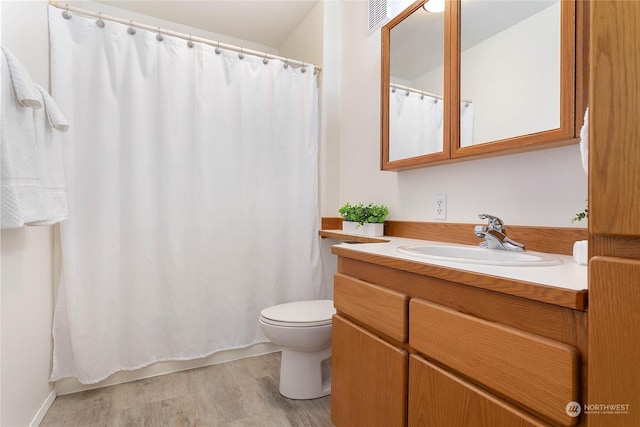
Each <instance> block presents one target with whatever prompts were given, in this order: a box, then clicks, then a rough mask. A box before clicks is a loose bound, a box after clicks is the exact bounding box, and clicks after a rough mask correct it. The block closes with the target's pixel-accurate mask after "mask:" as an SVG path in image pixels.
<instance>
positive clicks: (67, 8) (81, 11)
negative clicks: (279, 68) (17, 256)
mask: <svg viewBox="0 0 640 427" xmlns="http://www.w3.org/2000/svg"><path fill="white" fill-rule="evenodd" d="M49 4H50V5H51V6H53V7H56V8H58V9H61V10H62V13H63V14H64V13H67V15H63V16H64V17H65V18H67V16H69V18H67V19H70V17H71V14H70V13H69V12H74V13H77V14H79V15H85V16H90V17H93V18H98V20H100V19H104V20H107V21H113V22H117V23H120V24H124V25H128V26H129V27H136V28H141V29H143V30H148V31H153V32H155V33H158V34H166V35H168V36H172V37H178V38H181V39H184V40H188V41H189V42H198V43H203V44H207V45H210V46H215V47H216V48H220V49H225V50H230V51H232V52H238V53H240V54H246V55H253V56H258V57H260V58H265V59H275V60H279V61H282V62H284V63H285V64H288V65H294V66H300V67H313V69H314V74H316V73H319V72H320V71H322V67H320V66H318V65H316V64H309V63H306V62H303V61H298V60H296V59H290V58H286V57H284V56H279V55H272V54H270V53H266V52H260V51H257V50H252V49H246V48H244V47H242V46H235V45H231V44H227V43H222V42H219V41H214V40H208V39H204V38H201V37H196V36H193V35H191V34H186V33H179V32H177V31H171V30H165V29H163V28H160V27H154V26H152V25H147V24H142V23H140V22H136V21H132V20H129V19H122V18H118V17H115V16H109V15H104V14H103V13H101V12H93V11H91V10H87V9H81V8H78V7H73V6H69V5H68V4H65V5H64V6H61V5H60V3H58V2H57V1H55V0H50V1H49ZM103 25H104V24H103ZM190 47H191V46H190Z"/></svg>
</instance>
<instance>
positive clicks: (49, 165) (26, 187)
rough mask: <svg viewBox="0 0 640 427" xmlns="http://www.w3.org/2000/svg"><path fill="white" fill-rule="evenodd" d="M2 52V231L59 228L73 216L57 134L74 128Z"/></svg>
mask: <svg viewBox="0 0 640 427" xmlns="http://www.w3.org/2000/svg"><path fill="white" fill-rule="evenodd" d="M1 51H2V55H0V56H2V68H1V69H0V80H2V95H1V96H2V99H1V100H0V102H1V103H2V113H1V122H0V124H1V126H0V128H1V131H0V162H1V164H0V190H1V192H0V193H1V197H0V212H1V217H2V221H1V226H2V228H18V227H22V226H23V225H47V224H54V223H56V222H59V221H62V220H64V219H66V218H67V215H68V213H67V197H66V192H65V182H64V173H63V165H62V146H61V142H60V135H59V134H58V132H57V130H60V131H66V130H67V129H68V127H69V125H68V123H67V121H66V119H65V118H64V116H63V115H62V113H61V112H60V110H59V109H58V106H57V105H56V103H55V101H54V100H53V98H51V96H50V95H49V94H48V93H47V92H46V91H45V90H44V89H43V88H41V87H40V86H37V85H35V84H34V83H33V82H32V81H31V78H30V77H29V75H28V74H27V72H26V70H25V69H24V67H23V66H22V65H21V64H20V62H19V61H18V60H17V59H16V58H15V56H13V55H12V54H11V52H9V51H8V50H7V49H6V48H4V47H2V48H1ZM42 106H44V107H45V108H41V107H42Z"/></svg>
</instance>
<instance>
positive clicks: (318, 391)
mask: <svg viewBox="0 0 640 427" xmlns="http://www.w3.org/2000/svg"><path fill="white" fill-rule="evenodd" d="M335 312H336V310H335V308H333V301H331V300H313V301H299V302H291V303H287V304H280V305H274V306H273V307H269V308H265V309H264V310H262V312H260V326H261V327H262V331H263V332H264V334H265V335H266V336H267V338H269V340H270V341H271V342H272V343H274V344H276V345H279V346H280V347H282V359H281V361H280V394H282V395H283V396H284V397H288V398H290V399H315V398H317V397H322V396H326V395H328V394H330V393H331V377H330V374H329V370H328V369H325V372H324V375H323V366H325V367H328V366H329V361H330V359H331V317H332V316H333V315H334V314H335ZM324 362H326V363H324Z"/></svg>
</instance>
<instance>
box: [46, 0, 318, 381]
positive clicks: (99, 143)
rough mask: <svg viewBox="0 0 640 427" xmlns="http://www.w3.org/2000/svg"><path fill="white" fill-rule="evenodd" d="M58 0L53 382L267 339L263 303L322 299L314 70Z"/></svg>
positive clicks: (54, 15) (54, 30)
mask: <svg viewBox="0 0 640 427" xmlns="http://www.w3.org/2000/svg"><path fill="white" fill-rule="evenodd" d="M60 12H61V10H60V9H56V8H53V7H50V9H49V28H50V29H49V31H50V38H51V80H52V83H51V84H52V90H53V92H54V94H55V96H56V100H57V101H59V102H58V103H59V105H60V107H61V109H62V110H63V111H64V114H65V116H67V118H68V119H69V122H70V123H71V124H72V126H71V130H70V132H69V133H68V134H66V135H65V139H64V140H63V146H64V162H65V175H66V176H67V194H68V197H69V220H68V221H65V222H64V223H62V224H61V227H60V231H61V244H62V253H63V271H64V273H63V278H62V280H61V282H60V285H59V288H58V294H57V299H56V307H55V315H54V324H53V335H54V354H53V371H52V374H51V380H52V381H55V380H59V379H62V378H66V377H76V378H77V379H78V380H79V381H80V382H81V383H84V384H92V383H96V382H98V381H101V380H103V379H105V378H106V377H108V376H109V375H111V374H113V373H114V372H117V371H121V370H134V369H138V368H142V367H144V366H147V365H149V364H151V363H154V362H158V361H170V360H191V359H196V358H201V357H205V356H208V355H210V354H212V353H214V352H217V351H222V350H228V349H235V348H243V347H247V346H250V345H252V344H255V343H260V342H266V341H268V340H267V338H266V337H265V336H264V334H263V333H262V331H261V328H260V325H259V322H258V318H259V315H260V310H261V309H263V308H264V307H268V306H270V305H274V304H277V303H285V302H291V301H300V300H308V299H318V298H319V297H321V295H322V294H323V290H322V284H321V270H320V268H321V263H320V242H319V236H318V228H319V226H320V218H319V210H318V145H317V144H318V132H317V116H318V113H317V107H318V105H317V96H318V93H317V80H316V77H315V76H314V73H313V70H311V68H309V71H308V72H306V73H303V72H301V70H300V69H299V68H294V67H284V64H283V63H282V62H280V61H276V60H271V61H268V62H267V64H264V63H263V58H261V57H255V56H250V55H245V56H244V59H240V58H239V55H238V54H237V53H235V52H230V51H223V52H221V53H220V54H217V53H216V52H215V48H214V47H213V46H208V45H204V44H201V43H196V44H195V45H194V46H193V47H192V48H189V47H188V46H187V43H186V41H185V40H182V39H178V38H174V37H169V36H166V37H164V40H163V41H158V40H157V39H156V33H155V32H149V31H144V30H138V31H137V32H136V33H135V35H130V34H129V33H127V26H125V25H120V24H116V23H114V22H108V23H107V25H106V26H104V27H103V28H101V27H99V26H97V25H96V24H95V20H94V19H88V18H83V17H81V16H74V17H73V19H69V20H66V19H64V18H63V17H62V16H61V13H60Z"/></svg>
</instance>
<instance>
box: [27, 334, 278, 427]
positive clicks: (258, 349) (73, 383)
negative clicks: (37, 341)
mask: <svg viewBox="0 0 640 427" xmlns="http://www.w3.org/2000/svg"><path fill="white" fill-rule="evenodd" d="M280 350H281V348H280V347H278V346H277V345H275V344H272V343H270V342H267V343H261V344H255V345H253V346H251V347H247V348H241V349H236V350H226V351H220V352H218V353H214V354H212V355H211V356H209V357H204V358H202V359H195V360H189V361H174V362H158V363H154V364H153V365H150V366H147V367H146V368H142V369H138V370H136V371H122V372H117V373H115V374H113V375H111V376H110V377H109V378H107V379H106V380H104V381H102V382H99V383H97V384H90V385H85V384H81V383H80V382H79V381H78V380H76V379H75V378H65V379H63V380H60V381H56V393H57V395H58V396H62V395H65V394H70V393H77V392H79V391H86V390H92V389H96V388H101V387H106V386H110V385H115V384H122V383H126V382H130V381H137V380H141V379H143V378H150V377H155V376H158V375H165V374H170V373H172V372H179V371H185V370H187V369H195V368H202V367H204V366H209V365H215V364H218V363H223V362H230V361H232V360H238V359H244V358H246V357H253V356H259V355H261V354H267V353H273V352H276V351H280ZM36 425H37V424H36Z"/></svg>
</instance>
